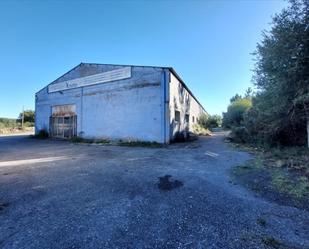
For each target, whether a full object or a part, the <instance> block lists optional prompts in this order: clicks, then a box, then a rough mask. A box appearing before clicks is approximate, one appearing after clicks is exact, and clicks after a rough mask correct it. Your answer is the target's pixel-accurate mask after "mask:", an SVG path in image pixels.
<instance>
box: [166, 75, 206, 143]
mask: <svg viewBox="0 0 309 249" xmlns="http://www.w3.org/2000/svg"><path fill="white" fill-rule="evenodd" d="M169 78H170V82H169V92H170V95H169V96H170V99H169V107H170V108H169V109H170V115H169V116H170V120H169V121H170V139H171V140H173V139H174V138H175V136H176V134H177V133H182V134H185V133H186V132H188V131H193V126H194V125H195V124H197V122H198V119H199V117H200V116H201V115H202V114H204V113H205V114H206V112H205V111H204V109H203V107H202V106H201V105H200V104H199V103H198V102H197V101H196V100H195V98H194V97H193V96H192V95H191V94H190V93H189V92H188V91H187V90H186V88H185V87H184V86H183V84H182V83H181V82H180V80H179V79H178V78H177V77H176V76H175V75H174V74H173V73H172V72H170V77H169ZM176 112H178V113H176ZM186 115H188V116H186ZM176 116H178V117H176Z"/></svg>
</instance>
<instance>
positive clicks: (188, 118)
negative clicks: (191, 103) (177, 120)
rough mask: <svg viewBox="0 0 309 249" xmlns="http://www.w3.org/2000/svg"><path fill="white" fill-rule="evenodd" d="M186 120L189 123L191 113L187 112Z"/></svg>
mask: <svg viewBox="0 0 309 249" xmlns="http://www.w3.org/2000/svg"><path fill="white" fill-rule="evenodd" d="M185 120H186V122H187V123H189V121H190V115H189V114H186V116H185Z"/></svg>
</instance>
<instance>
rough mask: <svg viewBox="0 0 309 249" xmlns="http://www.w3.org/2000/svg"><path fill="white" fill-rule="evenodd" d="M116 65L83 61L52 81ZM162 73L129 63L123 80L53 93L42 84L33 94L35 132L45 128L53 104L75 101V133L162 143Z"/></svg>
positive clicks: (96, 71)
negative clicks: (130, 68) (129, 68)
mask: <svg viewBox="0 0 309 249" xmlns="http://www.w3.org/2000/svg"><path fill="white" fill-rule="evenodd" d="M119 68H121V66H113V65H101V64H83V65H81V66H79V67H77V68H75V69H73V70H72V71H71V72H69V73H67V74H66V75H64V76H63V77H61V78H59V79H57V80H56V81H55V82H54V83H56V82H62V81H64V80H70V79H75V78H79V77H83V76H88V75H92V74H96V73H101V72H105V71H109V70H114V69H119ZM162 75H163V69H161V68H151V67H132V77H131V78H129V79H125V80H119V81H113V82H107V83H102V84H98V85H93V86H87V87H82V88H75V89H70V90H64V91H61V92H53V93H48V90H47V87H45V88H43V89H42V90H41V91H39V92H38V93H37V94H36V132H38V131H39V130H41V129H47V130H48V129H49V117H50V116H51V108H52V106H53V105H65V104H75V105H76V112H77V134H78V135H82V136H83V137H86V138H108V139H124V140H142V141H156V142H160V143H164V142H165V141H164V125H165V124H164V116H163V115H164V112H163V111H162V110H163V105H164V98H163V96H162V94H163V90H162V89H163V85H162V80H163V77H162Z"/></svg>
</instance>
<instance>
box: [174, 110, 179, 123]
mask: <svg viewBox="0 0 309 249" xmlns="http://www.w3.org/2000/svg"><path fill="white" fill-rule="evenodd" d="M175 121H177V122H180V112H179V111H175Z"/></svg>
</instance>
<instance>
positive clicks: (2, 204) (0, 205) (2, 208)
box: [0, 202, 9, 211]
mask: <svg viewBox="0 0 309 249" xmlns="http://www.w3.org/2000/svg"><path fill="white" fill-rule="evenodd" d="M8 206H9V203H7V202H0V211H2V210H4V209H5V208H7V207H8Z"/></svg>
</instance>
